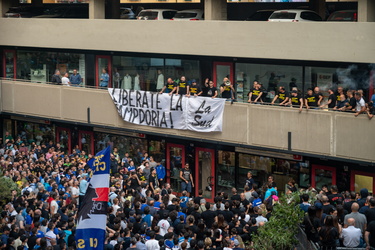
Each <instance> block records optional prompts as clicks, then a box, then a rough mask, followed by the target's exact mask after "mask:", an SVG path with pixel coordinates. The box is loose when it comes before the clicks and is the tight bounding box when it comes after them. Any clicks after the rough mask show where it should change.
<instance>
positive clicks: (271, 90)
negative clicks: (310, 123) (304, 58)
mask: <svg viewBox="0 0 375 250" xmlns="http://www.w3.org/2000/svg"><path fill="white" fill-rule="evenodd" d="M235 77H236V78H235V81H236V88H237V99H238V101H244V102H247V94H248V93H249V91H250V89H251V88H252V87H253V82H254V81H255V80H257V81H259V82H260V83H262V87H263V88H265V89H266V90H267V95H266V96H265V97H264V99H263V101H265V102H270V101H271V100H272V99H273V97H274V96H275V94H276V91H277V88H278V87H280V86H284V87H285V88H286V89H287V90H288V91H290V90H292V87H297V88H298V89H299V90H302V88H303V86H302V80H303V79H302V67H301V66H287V65H266V64H250V63H236V76H235Z"/></svg>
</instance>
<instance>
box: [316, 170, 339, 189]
mask: <svg viewBox="0 0 375 250" xmlns="http://www.w3.org/2000/svg"><path fill="white" fill-rule="evenodd" d="M323 185H327V186H328V187H329V186H331V185H336V168H334V167H327V166H320V165H312V170H311V186H312V187H314V188H319V189H322V186H323Z"/></svg>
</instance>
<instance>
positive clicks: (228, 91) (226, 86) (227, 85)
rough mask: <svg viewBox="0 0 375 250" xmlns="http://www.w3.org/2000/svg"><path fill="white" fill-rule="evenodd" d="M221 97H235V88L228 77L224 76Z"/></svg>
mask: <svg viewBox="0 0 375 250" xmlns="http://www.w3.org/2000/svg"><path fill="white" fill-rule="evenodd" d="M220 93H221V97H222V98H225V99H234V88H233V85H232V83H231V82H230V81H229V79H228V77H224V79H223V83H222V84H221V85H220Z"/></svg>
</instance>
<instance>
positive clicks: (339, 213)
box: [0, 133, 375, 250]
mask: <svg viewBox="0 0 375 250" xmlns="http://www.w3.org/2000/svg"><path fill="white" fill-rule="evenodd" d="M90 158H92V155H90V154H86V153H85V152H84V151H82V150H81V149H79V148H78V147H76V148H75V150H74V152H73V153H72V154H68V153H67V152H65V150H64V149H62V148H61V145H60V144H59V143H56V144H55V143H53V142H52V141H51V142H49V143H48V144H41V145H36V144H35V143H32V144H30V145H27V144H25V143H24V142H22V140H14V139H13V137H12V136H11V135H10V134H9V133H6V135H5V137H4V143H2V142H1V145H0V165H1V170H2V174H3V177H1V178H9V179H10V180H11V181H13V182H14V183H15V184H16V185H17V186H18V189H19V190H18V191H17V189H15V190H11V192H12V197H11V198H10V199H9V200H7V201H6V202H5V201H2V202H3V205H2V212H1V227H0V232H1V238H0V240H1V242H0V244H1V245H0V248H1V249H11V250H27V249H40V250H43V249H48V250H49V249H51V250H52V249H53V250H63V249H76V242H75V238H74V237H75V230H76V219H77V218H76V215H77V212H78V209H79V205H80V201H82V199H83V197H84V195H85V192H86V189H87V186H88V181H89V178H90V174H91V172H92V170H91V168H90V167H89V166H88V164H87V162H88V160H89V159H90ZM134 158H137V160H136V161H135V159H134ZM135 162H136V163H135ZM110 169H111V174H110V193H109V209H108V213H107V226H106V239H105V249H108V250H112V249H114V250H119V249H145V250H154V249H184V250H185V249H195V250H196V249H199V250H200V249H225V250H229V249H236V250H238V249H244V248H245V247H249V246H251V245H252V242H253V237H254V235H257V232H258V229H259V228H260V227H262V226H264V225H265V224H266V223H267V222H268V220H269V219H270V218H271V216H272V211H273V207H274V206H275V205H276V204H277V203H278V202H279V197H278V190H277V185H276V183H275V181H274V178H273V177H272V176H269V178H268V180H267V181H266V182H265V183H264V185H263V186H262V187H258V185H257V184H256V183H257V182H256V181H255V180H254V179H253V176H252V173H251V172H248V173H247V178H246V183H244V191H243V192H241V193H239V192H238V191H237V190H236V188H233V189H232V190H231V191H232V192H231V193H226V192H218V193H217V195H216V197H207V198H205V197H204V195H203V194H204V191H203V190H199V192H198V194H195V195H194V194H193V192H192V188H193V187H194V181H193V178H192V174H191V171H190V168H189V164H185V165H184V166H180V167H179V169H180V175H179V177H180V185H181V187H182V193H181V194H180V195H179V196H176V193H175V192H174V191H173V189H172V188H173V187H171V185H170V183H168V182H166V179H165V178H166V171H165V168H164V166H163V165H162V164H161V163H160V161H159V160H158V159H154V157H153V156H149V155H148V154H147V153H143V154H141V155H134V156H133V155H129V153H125V154H124V155H120V154H119V153H118V150H117V148H116V147H113V149H112V153H111V159H110ZM297 191H298V190H297V187H296V185H295V182H294V180H293V179H290V180H289V182H288V185H287V188H286V193H292V192H297ZM210 198H212V200H213V201H214V202H210V201H209V199H210ZM310 198H311V197H309V195H308V193H307V192H305V193H304V194H303V195H302V200H301V205H300V207H301V209H302V210H304V211H306V212H307V214H308V216H306V218H305V220H304V222H303V224H304V226H305V231H306V234H307V236H308V238H309V239H310V240H313V241H320V242H321V243H322V245H323V246H327V247H330V249H333V247H334V246H336V245H337V244H343V245H345V246H349V245H350V246H353V245H356V246H357V245H358V246H359V244H362V243H363V240H362V241H361V239H365V241H366V243H367V245H368V246H372V247H375V242H374V239H375V237H374V235H375V231H374V227H375V217H374V215H375V200H374V198H373V197H372V196H368V192H367V191H366V190H364V191H363V190H362V191H361V197H357V195H356V194H355V193H354V195H353V193H350V194H349V196H347V194H345V196H342V195H341V194H339V193H338V192H337V187H335V186H332V187H331V191H330V192H328V190H326V189H324V188H323V190H322V191H321V192H320V194H319V195H318V198H319V199H318V201H317V202H316V203H315V204H314V205H310V203H309V202H310ZM210 200H211V199H210ZM4 202H5V203H4ZM365 210H367V211H365ZM358 211H359V213H358ZM364 211H365V212H364ZM362 212H364V214H365V215H361V216H359V215H358V214H360V213H362ZM364 216H366V217H365V218H363V217H364ZM366 218H367V220H366ZM332 225H334V227H332ZM366 225H367V226H366ZM346 226H348V227H347V228H346ZM355 228H360V230H361V232H360V234H359V233H358V230H355ZM354 231H356V233H355V234H354V233H353V232H354ZM370 234H371V235H372V237H370ZM356 235H359V236H360V237H359V238H355V236H356ZM340 237H341V238H342V239H343V240H342V242H341V243H340V241H339V239H340ZM357 243H358V244H357ZM348 244H349V245H348ZM369 249H370V248H369Z"/></svg>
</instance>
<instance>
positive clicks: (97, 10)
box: [89, 0, 105, 19]
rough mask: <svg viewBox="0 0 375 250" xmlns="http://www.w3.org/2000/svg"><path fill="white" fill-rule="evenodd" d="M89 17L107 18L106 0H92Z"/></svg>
mask: <svg viewBox="0 0 375 250" xmlns="http://www.w3.org/2000/svg"><path fill="white" fill-rule="evenodd" d="M89 18H90V19H104V18H105V0H90V2H89Z"/></svg>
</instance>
